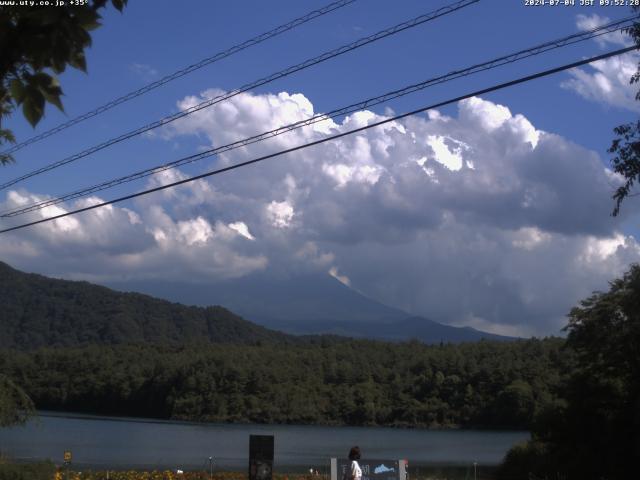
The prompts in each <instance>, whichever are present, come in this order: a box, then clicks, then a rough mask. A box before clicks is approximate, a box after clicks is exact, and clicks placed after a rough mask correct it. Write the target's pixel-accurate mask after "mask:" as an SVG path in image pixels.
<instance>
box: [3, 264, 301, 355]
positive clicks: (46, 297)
mask: <svg viewBox="0 0 640 480" xmlns="http://www.w3.org/2000/svg"><path fill="white" fill-rule="evenodd" d="M0 303H2V308H1V309H0V331H1V332H2V335H0V348H16V349H32V348H38V347H46V346H79V345H90V344H107V345H115V344H121V343H153V344H167V345H171V344H173V345H177V344H182V343H193V342H200V343H205V342H216V343H255V342H259V341H277V342H282V343H291V342H298V341H300V339H298V338H296V337H294V336H290V335H285V334H284V333H280V332H276V331H273V330H269V329H267V328H264V327H261V326H259V325H256V324H254V323H251V322H248V321H246V320H244V319H242V318H241V317H239V316H237V315H235V314H233V313H232V312H230V311H229V310H227V309H225V308H222V307H208V308H201V307H188V306H185V305H180V304H178V303H171V302H167V301H165V300H160V299H157V298H153V297H149V296H147V295H141V294H139V293H122V292H116V291H114V290H111V289H108V288H105V287H101V286H98V285H93V284H91V283H87V282H71V281H67V280H57V279H53V278H47V277H44V276H42V275H36V274H27V273H23V272H20V271H18V270H15V269H13V268H11V267H9V266H8V265H6V264H4V263H2V262H0Z"/></svg>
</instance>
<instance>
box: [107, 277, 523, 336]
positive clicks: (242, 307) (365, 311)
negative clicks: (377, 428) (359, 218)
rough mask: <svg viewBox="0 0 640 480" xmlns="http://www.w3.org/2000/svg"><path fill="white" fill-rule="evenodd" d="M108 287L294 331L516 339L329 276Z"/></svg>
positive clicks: (297, 332) (311, 333) (359, 334)
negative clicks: (221, 309) (413, 309)
mask: <svg viewBox="0 0 640 480" xmlns="http://www.w3.org/2000/svg"><path fill="white" fill-rule="evenodd" d="M110 286H112V287H113V288H116V289H118V290H123V291H127V290H133V291H139V292H145V293H147V294H149V295H153V296H156V297H160V298H165V299H167V300H171V301H177V302H180V303H186V304H190V305H200V306H206V305H210V304H220V305H224V306H225V307H227V308H229V309H231V310H233V311H234V312H237V313H238V314H240V315H242V317H244V318H247V319H249V320H251V321H252V322H255V323H257V324H260V325H264V326H266V327H268V328H272V329H275V330H280V331H283V332H287V333H291V334H296V335H302V334H304V335H317V334H333V335H341V336H348V337H356V338H373V339H379V340H391V341H402V340H409V339H417V340H420V341H422V342H425V343H440V342H445V343H447V342H453V343H457V342H470V341H477V340H480V339H481V338H484V339H487V340H513V338H512V337H504V336H501V335H494V334H491V333H487V332H482V331H480V330H475V329H473V328H469V327H452V326H449V325H443V324H441V323H438V322H435V321H433V320H430V319H428V318H424V317H416V316H411V315H410V314H408V313H406V312H403V311H402V310H399V309H396V308H392V307H389V306H387V305H383V304H382V303H380V302H377V301H375V300H372V299H370V298H367V297H365V296H364V295H362V294H360V293H359V292H357V291H356V290H354V289H352V288H349V287H347V286H346V285H343V284H342V283H340V282H339V281H337V280H336V279H334V278H333V277H331V276H329V275H302V276H297V277H293V278H289V279H274V278H262V277H260V276H259V275H256V276H253V277H250V278H241V279H236V280H230V281H227V282H225V283H222V284H219V283H216V284H208V285H207V284H194V285H186V284H183V283H175V282H166V281H144V282H127V283H112V284H110Z"/></svg>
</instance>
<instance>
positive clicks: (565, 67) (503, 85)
mask: <svg viewBox="0 0 640 480" xmlns="http://www.w3.org/2000/svg"><path fill="white" fill-rule="evenodd" d="M637 48H638V47H637V46H631V47H626V48H621V49H618V50H614V51H611V52H607V53H604V54H602V55H597V56H595V57H590V58H587V59H583V60H579V61H577V62H573V63H569V64H565V65H562V66H560V67H555V68H552V69H549V70H544V71H542V72H538V73H534V74H532V75H527V76H525V77H520V78H518V79H515V80H511V81H508V82H504V83H500V84H498V85H494V86H492V87H487V88H484V89H482V90H476V91H475V92H472V93H467V94H465V95H462V96H459V97H456V98H452V99H449V100H445V101H443V102H439V103H436V104H433V105H429V106H427V107H421V108H419V109H417V110H413V111H411V112H407V113H403V114H401V115H396V116H394V117H390V118H387V119H385V120H381V121H379V122H375V123H372V124H369V125H365V126H364V127H359V128H354V129H352V130H348V131H346V132H342V133H337V134H335V135H331V136H329V137H325V138H321V139H320V140H315V141H313V142H308V143H305V144H302V145H298V146H296V147H292V148H288V149H286V150H280V151H279V152H275V153H271V154H269V155H264V156H262V157H258V158H254V159H252V160H247V161H245V162H241V163H237V164H234V165H230V166H228V167H224V168H219V169H216V170H212V171H210V172H206V173H203V174H200V175H195V176H193V177H190V178H185V179H183V180H178V181H176V182H172V183H168V184H166V185H160V186H158V187H154V188H150V189H148V190H144V191H142V192H136V193H132V194H129V195H125V196H123V197H119V198H115V199H113V200H108V201H105V202H101V203H97V204H95V205H90V206H88V207H84V208H79V209H77V210H72V211H70V212H65V213H62V214H59V215H54V216H52V217H47V218H43V219H40V220H36V221H33V222H28V223H23V224H21V225H17V226H15V227H9V228H5V229H3V230H0V233H7V232H12V231H14V230H20V229H22V228H26V227H30V226H33V225H38V224H40V223H45V222H50V221H52V220H58V219H60V218H64V217H68V216H70V215H76V214H78V213H82V212H86V211H89V210H93V209H95V208H100V207H104V206H107V205H111V204H114V203H119V202H123V201H125V200H131V199H133V198H137V197H141V196H143V195H148V194H150V193H154V192H158V191H161V190H166V189H168V188H173V187H176V186H178V185H183V184H186V183H191V182H194V181H196V180H201V179H203V178H207V177H211V176H213V175H218V174H221V173H224V172H228V171H231V170H236V169H238V168H241V167H246V166H248V165H253V164H254V163H259V162H263V161H265V160H268V159H270V158H274V157H278V156H281V155H284V154H287V153H292V152H296V151H298V150H302V149H305V148H309V147H312V146H315V145H320V144H322V143H326V142H329V141H333V140H336V139H338V138H342V137H346V136H347V135H353V134H354V133H359V132H363V131H365V130H369V129H371V128H374V127H379V126H381V125H385V124H387V123H391V122H395V121H398V120H401V119H403V118H406V117H410V116H413V115H416V114H418V113H422V112H426V111H427V110H432V109H434V108H440V107H443V106H445V105H449V104H452V103H456V102H459V101H461V100H465V99H467V98H471V97H476V96H479V95H484V94H487V93H491V92H495V91H497V90H501V89H503V88H507V87H512V86H514V85H518V84H521V83H525V82H530V81H532V80H536V79H538V78H542V77H546V76H549V75H553V74H555V73H558V72H562V71H565V70H570V69H572V68H576V67H580V66H582V65H586V64H588V63H592V62H595V61H598V60H604V59H606V58H610V57H613V56H616V55H621V54H623V53H627V52H630V51H632V50H635V49H637Z"/></svg>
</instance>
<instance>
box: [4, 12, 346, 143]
mask: <svg viewBox="0 0 640 480" xmlns="http://www.w3.org/2000/svg"><path fill="white" fill-rule="evenodd" d="M355 1H356V0H338V1H335V2H332V3H330V4H328V5H325V6H324V7H322V8H319V9H318V10H313V11H311V12H309V13H307V14H306V15H303V16H302V17H298V18H296V19H295V20H292V21H290V22H289V23H285V24H283V25H280V26H279V27H276V28H274V29H273V30H269V31H268V32H265V33H263V34H261V35H258V36H256V37H253V38H251V39H249V40H246V41H245V42H243V43H240V44H238V45H234V46H233V47H231V48H228V49H227V50H223V51H221V52H218V53H216V54H215V55H213V56H211V57H207V58H204V59H202V60H200V61H199V62H197V63H194V64H193V65H189V66H188V67H185V68H183V69H181V70H178V71H177V72H174V73H172V74H169V75H167V76H165V77H162V78H161V79H160V80H156V81H155V82H152V83H149V84H148V85H145V86H144V87H142V88H139V89H138V90H134V91H133V92H129V93H127V94H126V95H123V96H121V97H118V98H116V99H114V100H111V101H110V102H108V103H105V104H104V105H102V106H100V107H97V108H95V109H94V110H91V111H89V112H86V113H84V114H82V115H80V116H78V117H75V118H72V119H71V120H68V121H67V122H64V123H62V124H60V125H58V126H57V127H54V128H52V129H50V130H47V131H46V132H42V133H41V134H39V135H35V136H33V137H31V138H28V139H27V140H24V141H23V142H20V143H18V144H16V145H14V146H12V147H11V148H9V149H7V150H5V151H4V152H2V154H11V153H14V152H17V151H18V150H20V149H22V148H24V147H26V146H27V145H31V144H32V143H36V142H38V141H40V140H42V139H45V138H47V137H50V136H51V135H54V134H56V133H58V132H61V131H63V130H66V129H67V128H69V127H72V126H73V125H76V124H78V123H80V122H83V121H85V120H87V119H89V118H92V117H95V116H96V115H100V114H101V113H104V112H106V111H107V110H110V109H112V108H113V107H116V106H117V105H120V104H122V103H125V102H128V101H129V100H132V99H134V98H136V97H139V96H140V95H144V94H145V93H148V92H150V91H151V90H154V89H156V88H158V87H161V86H162V85H165V84H167V83H169V82H171V81H173V80H175V79H177V78H180V77H183V76H185V75H187V74H189V73H191V72H195V71H196V70H199V69H201V68H202V67H205V66H207V65H211V64H212V63H215V62H217V61H219V60H222V59H223V58H227V57H230V56H231V55H234V54H236V53H238V52H241V51H242V50H245V49H247V48H249V47H253V46H254V45H258V44H259V43H262V42H264V41H266V40H269V39H271V38H273V37H276V36H278V35H280V34H282V33H285V32H287V31H289V30H292V29H294V28H296V27H298V26H300V25H302V24H304V23H307V22H309V21H311V20H313V19H315V18H318V17H321V16H323V15H326V14H327V13H330V12H333V11H334V10H337V9H339V8H342V7H345V6H347V5H349V4H351V3H353V2H355Z"/></svg>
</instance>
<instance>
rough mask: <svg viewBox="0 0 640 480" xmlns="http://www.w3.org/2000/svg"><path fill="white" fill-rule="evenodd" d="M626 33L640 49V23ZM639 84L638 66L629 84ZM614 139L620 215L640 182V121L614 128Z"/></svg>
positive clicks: (612, 150) (639, 95)
mask: <svg viewBox="0 0 640 480" xmlns="http://www.w3.org/2000/svg"><path fill="white" fill-rule="evenodd" d="M632 9H633V10H634V11H635V12H638V11H640V6H634V7H633V8H632ZM627 33H628V34H629V36H630V37H631V38H632V40H633V41H634V42H635V43H636V45H637V46H638V48H640V23H638V22H635V23H634V24H633V26H632V27H630V28H628V29H627ZM638 82H640V65H638V69H637V70H636V73H635V74H634V75H633V76H632V77H631V79H630V83H632V84H634V83H638ZM636 100H640V91H639V92H638V93H637V94H636ZM613 131H614V133H615V134H616V138H614V140H613V142H612V143H611V147H610V148H609V153H612V154H613V155H614V156H613V158H612V159H611V165H612V167H613V171H614V172H616V173H619V174H620V175H622V177H623V178H624V184H623V185H621V186H620V187H618V188H617V189H616V191H615V193H614V194H613V199H614V200H615V202H616V204H615V207H614V209H613V215H614V216H616V215H618V214H619V213H620V207H621V205H622V202H623V201H624V199H625V198H627V197H628V196H630V195H632V193H631V191H632V189H633V186H634V185H635V184H636V183H637V182H638V180H640V121H638V122H630V123H626V124H623V125H619V126H617V127H616V128H614V130H613Z"/></svg>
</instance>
